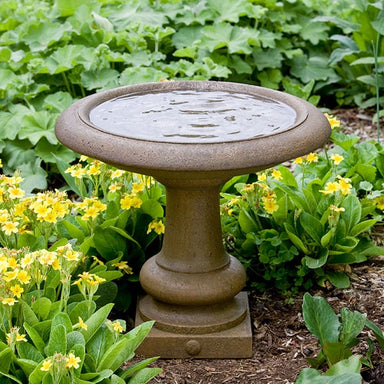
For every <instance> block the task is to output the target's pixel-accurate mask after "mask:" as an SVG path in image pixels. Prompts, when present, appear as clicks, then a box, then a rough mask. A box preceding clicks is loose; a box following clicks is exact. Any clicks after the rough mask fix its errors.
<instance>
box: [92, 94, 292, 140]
mask: <svg viewBox="0 0 384 384" xmlns="http://www.w3.org/2000/svg"><path fill="white" fill-rule="evenodd" d="M89 117H90V120H91V122H92V124H94V125H95V126H96V127H97V128H98V129H100V130H102V131H104V132H108V133H111V134H114V135H119V136H123V137H128V138H133V139H140V140H147V141H161V142H170V143H218V142H229V141H239V140H248V139H253V138H258V137H263V136H270V135H273V134H276V133H280V132H284V131H286V130H288V129H290V128H292V127H293V126H294V123H295V120H296V112H295V110H294V109H293V108H292V107H290V106H289V105H287V104H284V103H281V102H279V101H277V100H273V99H269V98H263V97H257V96H253V95H249V94H243V93H231V92H222V91H194V90H186V91H171V92H157V93H146V94H130V95H126V96H121V97H117V98H114V99H111V100H108V101H106V102H104V103H101V104H99V105H98V106H96V107H95V108H94V109H92V110H91V112H90V115H89Z"/></svg>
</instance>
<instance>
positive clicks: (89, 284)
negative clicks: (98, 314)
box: [73, 272, 106, 300]
mask: <svg viewBox="0 0 384 384" xmlns="http://www.w3.org/2000/svg"><path fill="white" fill-rule="evenodd" d="M78 277H79V278H78V279H77V280H76V281H75V282H74V283H73V285H77V287H78V288H79V291H80V293H81V294H82V295H83V297H84V298H85V300H92V297H93V295H94V294H95V293H96V291H97V290H98V288H99V285H100V284H101V283H104V282H105V281H106V280H105V279H104V278H102V277H100V276H98V275H96V274H94V273H89V272H83V273H81V274H79V276H78Z"/></svg>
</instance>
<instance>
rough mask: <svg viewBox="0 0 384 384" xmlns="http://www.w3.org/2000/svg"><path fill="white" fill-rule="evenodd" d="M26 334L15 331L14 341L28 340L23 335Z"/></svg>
mask: <svg viewBox="0 0 384 384" xmlns="http://www.w3.org/2000/svg"><path fill="white" fill-rule="evenodd" d="M25 336H26V335H25V334H24V333H23V334H21V335H20V334H19V333H17V334H16V342H19V341H28V340H27V338H26V337H25Z"/></svg>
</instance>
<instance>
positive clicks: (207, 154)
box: [56, 81, 330, 179]
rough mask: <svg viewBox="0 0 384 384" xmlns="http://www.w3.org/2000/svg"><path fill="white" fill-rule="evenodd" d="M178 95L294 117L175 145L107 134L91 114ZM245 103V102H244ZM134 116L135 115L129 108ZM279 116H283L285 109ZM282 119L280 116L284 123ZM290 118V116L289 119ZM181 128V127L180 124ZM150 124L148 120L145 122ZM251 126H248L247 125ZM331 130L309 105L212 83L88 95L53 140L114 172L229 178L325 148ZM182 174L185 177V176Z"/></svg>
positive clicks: (171, 84) (71, 110)
mask: <svg viewBox="0 0 384 384" xmlns="http://www.w3.org/2000/svg"><path fill="white" fill-rule="evenodd" d="M179 91H195V92H208V93H209V92H212V93H213V92H228V93H229V94H242V95H245V96H250V97H251V98H252V97H253V98H257V99H260V100H265V101H266V102H275V103H279V105H282V106H284V105H285V106H286V107H287V108H286V111H289V112H292V111H293V112H294V114H295V116H294V119H293V120H292V113H291V114H290V117H289V119H291V122H290V123H287V124H285V126H284V127H283V128H282V129H281V130H280V131H277V132H273V131H272V132H271V133H268V134H264V135H262V136H259V137H246V138H243V139H233V140H232V139H228V138H224V139H223V140H220V138H217V139H214V140H213V141H201V140H195V139H192V140H190V141H188V140H187V141H183V142H178V141H177V140H175V139H173V138H170V139H164V140H163V139H159V138H156V139H152V138H151V137H148V138H146V139H144V138H142V137H135V132H133V133H132V132H131V133H116V132H109V131H108V129H107V128H105V127H100V126H98V125H96V124H95V123H94V122H93V121H92V119H91V117H90V115H91V113H92V111H93V110H94V109H96V108H98V107H99V106H101V105H103V103H106V102H108V101H110V100H113V99H117V98H122V97H126V96H131V95H141V96H144V97H145V95H150V94H171V93H172V92H179ZM244 104H247V100H246V99H245V100H244ZM131 113H132V114H135V110H134V109H133V110H132V112H131ZM280 113H284V108H283V109H282V111H280ZM284 118H285V116H280V120H281V121H283V120H284ZM287 119H288V116H287ZM181 123H182V122H181ZM148 124H150V121H148ZM249 124H250V125H252V121H251V122H250V123H249ZM329 134H330V128H329V124H328V122H327V121H326V118H325V117H324V116H323V114H322V113H321V112H320V111H319V110H318V109H317V108H315V107H314V106H313V105H312V104H310V103H308V102H306V101H304V100H302V99H300V98H297V97H295V96H292V95H289V94H286V93H283V92H279V91H275V90H271V89H268V88H263V87H258V86H253V85H248V84H238V83H231V82H214V81H167V82H157V83H144V84H138V85H128V86H124V87H120V88H115V89H112V90H107V91H103V92H99V93H96V94H93V95H91V96H87V97H85V98H83V99H81V100H79V101H77V102H75V103H74V104H73V105H72V106H71V107H69V108H68V109H67V110H66V111H65V112H64V113H63V114H62V115H61V116H60V118H59V120H58V123H57V125H56V135H57V137H58V138H59V140H60V141H62V142H63V143H64V144H66V145H67V146H68V147H70V148H72V149H73V150H75V151H77V152H79V153H82V154H85V155H87V156H89V157H95V158H98V159H100V160H102V161H105V162H106V163H109V164H112V165H115V166H117V167H120V168H123V169H126V170H131V171H134V172H137V173H143V174H147V175H151V176H154V177H156V176H157V177H160V178H161V177H162V176H163V175H166V174H169V173H171V174H172V175H173V176H175V177H177V176H178V175H179V176H180V177H183V178H184V177H186V176H185V175H188V176H187V177H189V178H192V179H193V178H195V177H196V178H197V177H201V174H203V176H204V178H208V179H209V178H223V179H226V178H229V177H232V176H234V175H236V174H245V173H249V172H254V171H257V170H261V169H265V168H267V167H270V166H272V165H275V164H279V163H282V162H284V161H286V160H288V159H292V158H295V157H297V156H300V155H303V154H305V153H308V152H311V151H312V150H314V149H316V148H318V147H320V146H321V145H323V144H324V143H325V142H326V141H327V140H328V137H329ZM183 175H184V176H183Z"/></svg>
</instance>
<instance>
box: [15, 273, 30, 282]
mask: <svg viewBox="0 0 384 384" xmlns="http://www.w3.org/2000/svg"><path fill="white" fill-rule="evenodd" d="M17 280H19V281H20V283H21V284H28V283H29V282H30V280H31V276H30V275H29V273H28V272H27V271H20V272H18V273H17Z"/></svg>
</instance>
